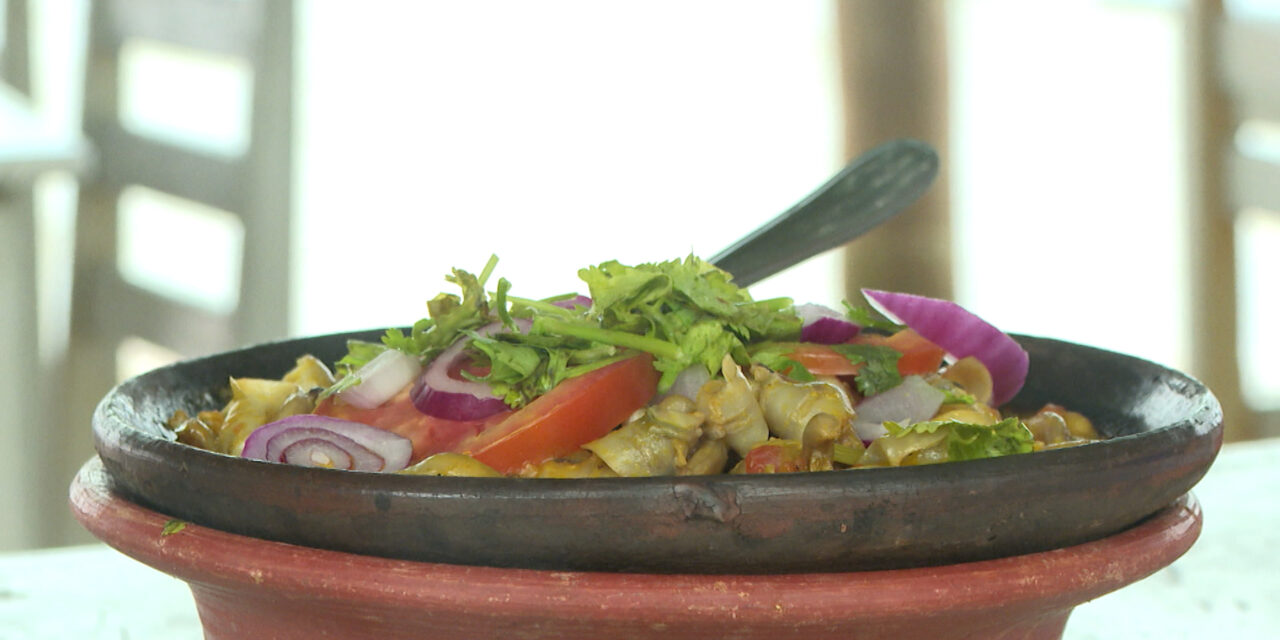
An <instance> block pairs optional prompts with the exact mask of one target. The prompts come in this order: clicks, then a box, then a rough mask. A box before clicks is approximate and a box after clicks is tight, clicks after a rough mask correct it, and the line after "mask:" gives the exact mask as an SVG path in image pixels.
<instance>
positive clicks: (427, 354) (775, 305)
mask: <svg viewBox="0 0 1280 640" xmlns="http://www.w3.org/2000/svg"><path fill="white" fill-rule="evenodd" d="M496 263H497V258H496V257H491V258H490V259H489V261H488V263H487V264H486V265H485V268H484V270H482V271H481V273H480V274H479V275H473V274H471V273H469V272H467V271H464V270H461V269H454V270H453V272H452V274H451V275H450V276H448V277H447V278H446V279H447V280H448V281H450V282H452V283H453V284H454V285H456V286H458V287H459V288H460V289H461V295H458V294H447V293H441V294H439V295H437V296H436V297H434V298H432V299H431V300H430V301H429V302H428V303H427V312H428V317H426V318H423V319H421V320H419V321H418V322H416V323H414V325H413V327H412V328H410V329H409V331H408V332H407V333H406V332H405V331H403V330H401V329H390V330H388V331H387V332H386V334H385V335H384V336H383V337H382V341H381V344H377V343H368V342H363V343H362V342H354V341H353V342H352V343H351V344H349V345H348V354H347V355H346V357H344V358H343V359H342V360H340V361H339V362H338V369H339V373H340V374H343V375H344V376H345V377H344V378H343V379H342V380H341V381H339V383H338V384H337V385H335V387H334V388H333V389H330V390H329V391H330V392H333V391H335V390H337V389H340V388H342V385H348V386H349V385H351V384H354V382H355V381H357V380H356V379H355V377H354V372H355V371H357V370H358V369H359V367H360V366H361V365H363V364H364V363H366V362H368V361H369V360H371V359H372V358H373V357H374V356H376V355H378V353H380V352H381V351H382V350H385V349H398V350H400V351H403V352H404V353H407V354H410V355H413V356H417V357H418V358H420V359H421V360H422V362H423V364H426V363H429V362H430V361H431V360H432V359H434V358H435V357H436V356H437V355H439V354H440V353H441V352H442V351H444V350H445V349H447V348H448V347H449V346H450V345H452V344H454V343H455V342H456V341H457V340H460V339H461V340H468V341H469V345H470V346H469V353H470V354H471V357H472V362H473V363H474V365H475V366H474V367H468V368H467V369H465V370H463V371H462V372H461V375H462V376H464V377H466V378H469V379H472V380H478V381H484V382H486V383H487V384H489V385H490V387H491V388H492V390H493V392H494V394H495V395H496V396H499V397H501V398H503V399H504V401H505V402H506V403H507V404H508V405H509V406H511V407H520V406H523V405H525V404H527V403H528V402H529V401H531V400H532V399H533V398H536V397H538V396H540V395H542V394H544V393H546V392H547V391H549V390H550V389H552V388H554V387H555V386H556V385H558V384H559V383H561V382H563V381H564V380H566V379H567V378H570V377H574V376H577V375H581V374H583V373H586V372H588V371H591V370H593V369H596V368H599V367H602V366H605V365H607V364H609V363H611V362H616V361H617V360H619V359H621V358H623V357H626V356H627V355H628V354H631V353H634V352H636V351H643V352H647V353H650V354H652V355H653V357H654V367H655V368H656V369H657V371H658V372H659V373H660V380H659V383H658V391H659V392H663V391H666V390H668V389H669V388H670V387H671V386H672V384H673V383H674V382H675V380H676V377H677V376H678V375H679V374H680V373H681V372H682V371H684V370H685V369H688V368H689V367H694V366H699V367H703V368H705V369H706V370H707V372H708V373H709V374H712V375H715V374H716V373H718V372H719V370H720V367H721V364H722V362H723V361H724V358H725V356H726V355H728V356H731V357H732V358H733V360H734V361H736V362H738V363H739V364H741V365H744V366H745V365H749V364H751V363H753V362H755V363H760V364H764V365H765V366H768V367H770V368H775V369H785V368H790V370H791V371H790V375H792V376H794V377H797V378H798V379H805V378H806V377H809V378H811V377H812V376H809V375H808V372H807V371H805V370H804V368H803V367H802V366H800V365H799V364H798V363H794V362H791V363H788V362H784V360H785V349H786V348H787V345H788V344H792V345H793V344H794V343H795V342H796V341H797V340H798V339H799V336H800V330H801V327H802V325H803V321H802V320H801V318H800V317H799V316H798V315H796V312H795V309H794V305H793V302H792V300H791V299H789V298H774V299H769V300H755V299H753V298H752V297H751V295H750V293H748V291H747V290H746V289H744V288H742V287H739V286H737V285H735V284H733V282H732V277H731V276H730V274H729V273H727V272H725V271H724V270H722V269H720V268H718V267H716V266H715V265H713V264H711V263H709V262H707V261H705V260H702V259H701V258H698V257H696V256H692V255H690V256H688V257H686V258H684V259H677V260H669V261H665V262H656V263H644V264H638V265H634V266H629V265H624V264H622V263H620V262H617V261H608V262H604V263H601V264H599V265H596V266H592V267H588V268H585V269H582V270H580V271H579V272H578V275H579V277H580V278H581V279H582V281H583V282H584V283H586V285H587V288H588V295H589V297H590V300H591V303H590V306H589V307H587V306H581V305H573V304H569V303H566V302H565V301H566V300H571V299H572V295H573V294H570V295H569V296H559V297H556V298H548V299H544V300H532V299H527V298H521V297H518V296H515V295H512V293H511V291H512V289H513V287H512V285H511V283H510V282H508V281H507V280H506V279H499V280H498V282H497V286H496V288H495V290H494V291H493V292H491V293H490V292H486V290H485V285H486V281H487V280H488V279H489V277H490V275H491V274H492V272H493V270H494V267H495V265H496ZM494 322H500V323H502V325H503V330H502V331H499V332H496V333H492V334H491V335H487V336H481V335H478V334H476V333H475V330H477V329H479V328H480V327H483V326H486V325H489V324H491V323H494ZM832 348H834V349H835V350H837V351H838V352H840V353H841V354H843V355H844V356H845V357H847V358H849V360H850V361H851V362H854V363H865V366H864V367H863V368H862V369H861V370H860V372H859V373H858V375H857V376H856V377H855V382H856V385H857V386H858V389H859V391H861V392H862V393H863V394H865V395H871V394H874V393H878V392H880V391H883V390H885V389H888V388H890V387H892V386H895V385H897V384H898V383H899V382H901V378H900V377H899V376H898V373H897V368H896V362H897V352H895V351H894V350H893V349H889V348H886V347H879V346H871V345H855V344H846V345H832ZM788 364H790V366H789V367H788V366H787V365H788Z"/></svg>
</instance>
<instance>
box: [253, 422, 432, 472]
mask: <svg viewBox="0 0 1280 640" xmlns="http://www.w3.org/2000/svg"><path fill="white" fill-rule="evenodd" d="M412 454H413V443H412V442H411V441H410V440H409V439H408V438H406V437H404V436H401V435H398V434H395V433H392V432H390V431H386V430H384V429H379V428H377V427H371V426H369V425H367V424H362V423H359V422H352V421H350V420H342V419H340V418H331V417H328V416H318V415H314V414H309V413H308V414H301V415H296V416H289V417H287V418H281V419H280V420H276V421H275V422H270V423H267V424H264V425H262V426H261V427H258V428H257V429H255V430H254V431H253V433H250V434H249V437H248V438H246V439H245V441H244V450H243V451H242V452H241V453H240V455H241V457H244V458H253V459H256V460H266V461H268V462H284V463H289V464H296V465H301V466H305V467H329V468H335V469H348V470H351V471H399V470H400V469H403V468H405V467H406V466H407V465H408V464H409V457H410V456H411V455H412Z"/></svg>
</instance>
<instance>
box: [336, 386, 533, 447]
mask: <svg viewBox="0 0 1280 640" xmlns="http://www.w3.org/2000/svg"><path fill="white" fill-rule="evenodd" d="M409 390H410V387H405V388H404V389H403V390H401V391H400V393H398V394H396V395H395V396H394V397H392V398H391V399H390V400H388V401H386V402H385V403H383V404H382V405H381V406H379V407H375V408H373V409H360V408H357V407H353V406H351V405H349V404H347V403H345V402H338V401H336V400H335V399H334V397H333V396H330V397H328V398H325V399H324V400H323V401H321V402H320V404H319V406H317V407H316V410H315V412H316V413H317V414H320V415H322V416H332V417H334V418H342V419H344V420H351V421H353V422H362V423H364V424H367V425H371V426H374V427H378V428H380V429H386V430H387V431H390V432H392V433H398V434H400V435H402V436H404V437H406V438H408V439H409V440H411V441H412V442H413V461H414V462H416V461H418V460H421V459H423V458H425V457H427V456H429V455H431V454H433V453H441V452H443V451H452V450H453V449H454V447H456V446H458V444H459V443H461V442H462V441H463V440H465V439H467V438H469V437H471V436H474V435H476V434H477V433H480V432H481V431H484V430H485V428H487V427H490V426H492V425H495V424H498V423H499V422H502V421H503V420H505V419H506V418H507V417H508V416H510V415H511V414H513V413H514V412H513V411H503V412H501V413H498V414H495V415H492V416H489V417H487V418H484V419H483V420H445V419H444V418H435V417H432V416H429V415H426V414H425V413H422V412H421V411H418V409H417V407H415V406H413V401H412V400H410V399H409Z"/></svg>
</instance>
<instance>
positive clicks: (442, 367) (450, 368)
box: [409, 319, 533, 420]
mask: <svg viewBox="0 0 1280 640" xmlns="http://www.w3.org/2000/svg"><path fill="white" fill-rule="evenodd" d="M515 322H516V327H517V328H518V329H519V330H520V331H521V332H525V331H528V330H529V327H530V326H532V324H533V323H532V321H530V320H524V319H517V320H516V321H515ZM504 331H507V329H506V327H504V326H503V325H502V323H500V322H494V323H491V324H487V325H485V326H483V327H480V328H479V329H476V331H475V333H476V335H479V336H491V335H493V334H495V333H502V332H504ZM468 342H470V339H469V338H467V337H465V336H464V337H462V338H459V339H458V340H457V341H456V342H454V343H453V345H451V346H450V347H449V348H448V349H445V350H444V351H443V352H441V353H440V355H438V356H436V358H435V359H434V360H432V361H431V363H430V364H428V365H427V368H426V369H425V370H424V371H423V372H422V375H421V376H420V377H419V378H418V381H417V383H416V384H414V386H413V389H412V390H411V391H410V392H409V397H410V398H411V399H412V400H413V406H415V407H417V408H418V411H421V412H422V413H425V414H427V415H429V416H432V417H435V418H444V419H446V420H479V419H481V418H487V417H489V416H491V415H494V414H495V413H499V412H502V411H505V410H507V403H505V402H503V401H502V398H499V397H498V396H495V395H493V389H492V388H491V387H490V386H489V385H487V384H485V383H483V382H476V381H474V380H467V379H466V378H462V377H460V376H458V375H457V372H458V371H459V370H460V369H461V368H462V366H463V365H465V364H466V360H467V355H466V348H467V344H468Z"/></svg>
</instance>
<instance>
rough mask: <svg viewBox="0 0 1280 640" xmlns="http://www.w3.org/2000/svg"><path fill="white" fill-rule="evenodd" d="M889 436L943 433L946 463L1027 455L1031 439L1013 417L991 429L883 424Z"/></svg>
mask: <svg viewBox="0 0 1280 640" xmlns="http://www.w3.org/2000/svg"><path fill="white" fill-rule="evenodd" d="M884 426H885V428H886V429H888V430H889V435H887V436H884V437H886V438H904V437H908V436H910V435H912V434H925V433H945V434H946V437H947V459H948V460H950V461H953V462H954V461H956V460H977V459H980V458H997V457H1000V456H1007V455H1013V454H1017V453H1031V451H1032V450H1033V447H1034V442H1035V438H1034V437H1033V436H1032V435H1031V431H1030V430H1028V429H1027V427H1026V425H1024V424H1022V421H1021V420H1019V419H1018V418H1017V417H1009V418H1006V419H1004V420H1001V421H1000V422H997V423H996V424H994V425H984V424H972V423H968V422H959V421H955V420H936V421H929V422H917V423H915V424H912V425H909V426H906V427H903V426H901V425H898V424H896V423H893V422H886V423H884Z"/></svg>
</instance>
